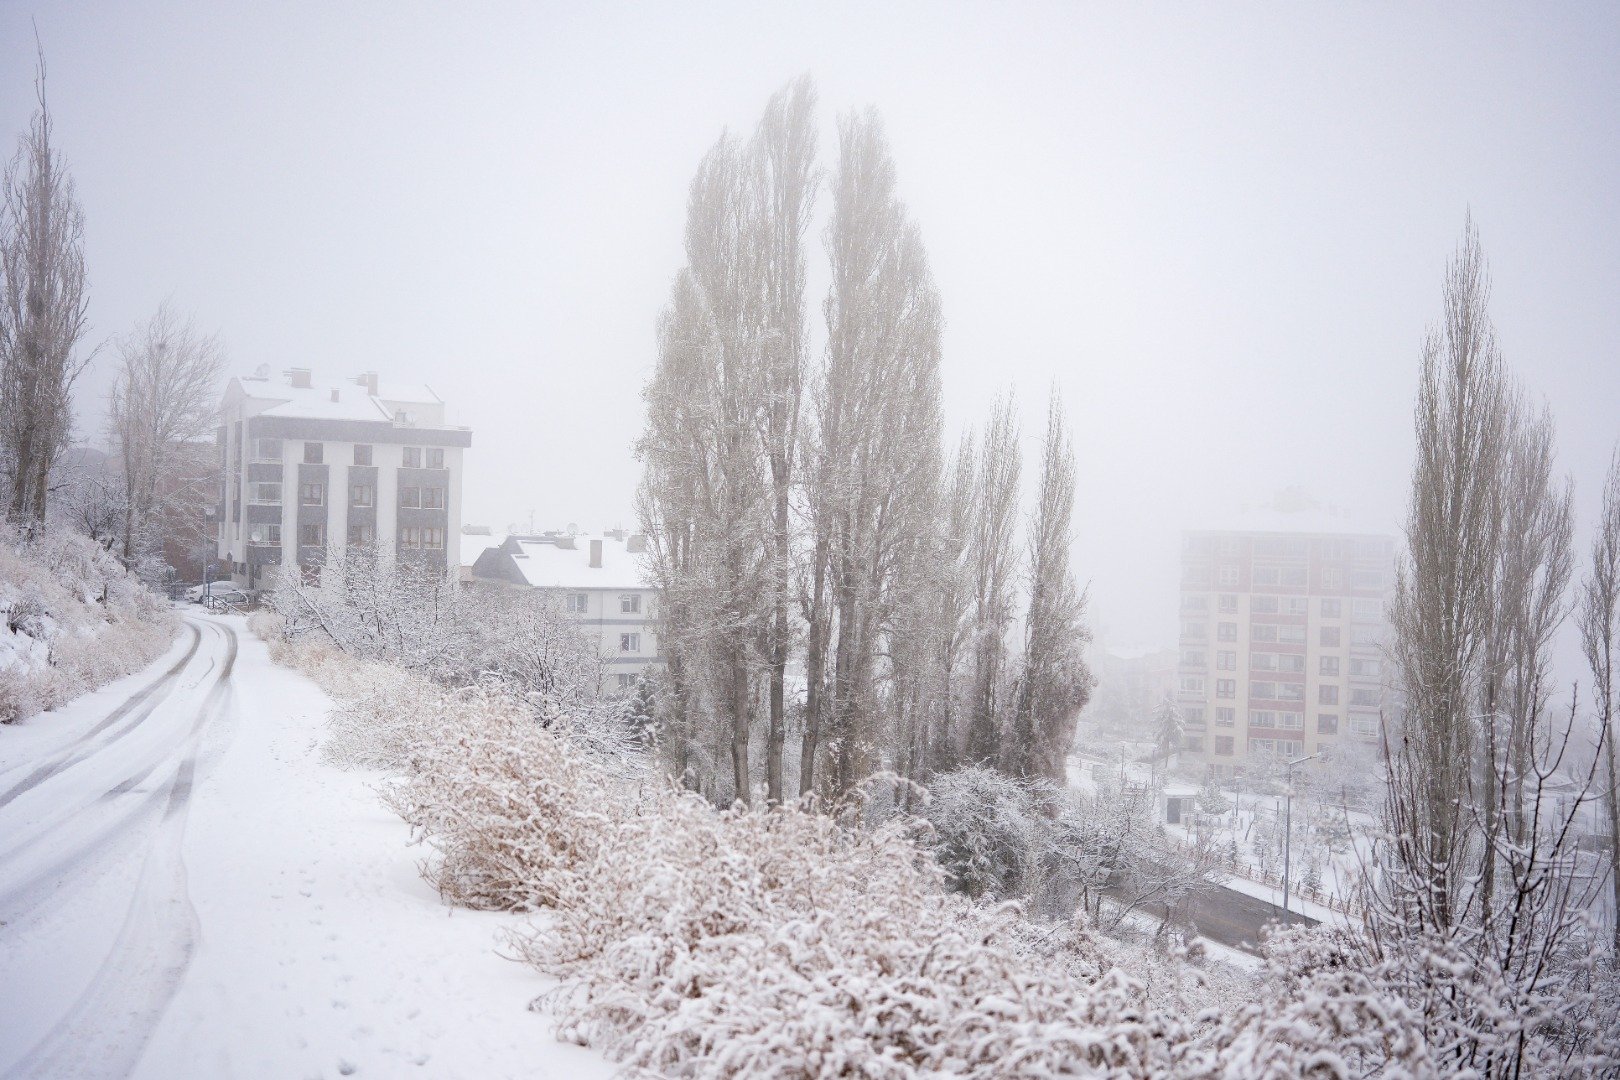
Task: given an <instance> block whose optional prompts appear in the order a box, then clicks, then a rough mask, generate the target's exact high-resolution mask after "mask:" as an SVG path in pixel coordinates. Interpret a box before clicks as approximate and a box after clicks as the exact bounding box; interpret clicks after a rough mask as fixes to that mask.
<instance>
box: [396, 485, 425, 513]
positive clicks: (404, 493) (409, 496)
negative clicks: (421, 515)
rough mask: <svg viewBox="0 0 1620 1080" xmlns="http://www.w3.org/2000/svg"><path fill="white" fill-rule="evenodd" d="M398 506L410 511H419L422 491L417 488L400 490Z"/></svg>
mask: <svg viewBox="0 0 1620 1080" xmlns="http://www.w3.org/2000/svg"><path fill="white" fill-rule="evenodd" d="M399 505H401V506H403V507H407V508H409V509H411V510H420V509H421V508H422V489H421V488H419V487H402V488H400V489H399Z"/></svg>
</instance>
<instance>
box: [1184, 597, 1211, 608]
mask: <svg viewBox="0 0 1620 1080" xmlns="http://www.w3.org/2000/svg"><path fill="white" fill-rule="evenodd" d="M1181 610H1182V611H1208V610H1209V597H1207V596H1205V595H1203V594H1202V593H1188V594H1186V595H1185V596H1183V597H1182V598H1181Z"/></svg>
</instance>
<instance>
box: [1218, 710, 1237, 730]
mask: <svg viewBox="0 0 1620 1080" xmlns="http://www.w3.org/2000/svg"><path fill="white" fill-rule="evenodd" d="M1236 723H1237V710H1236V709H1233V708H1229V707H1227V706H1225V705H1222V706H1220V707H1219V708H1217V709H1216V710H1215V726H1216V727H1231V726H1232V725H1234V724H1236Z"/></svg>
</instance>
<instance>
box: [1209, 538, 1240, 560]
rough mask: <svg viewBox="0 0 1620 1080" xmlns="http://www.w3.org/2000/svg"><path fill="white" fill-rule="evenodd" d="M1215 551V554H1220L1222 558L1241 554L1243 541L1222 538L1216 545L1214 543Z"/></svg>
mask: <svg viewBox="0 0 1620 1080" xmlns="http://www.w3.org/2000/svg"><path fill="white" fill-rule="evenodd" d="M1215 551H1216V554H1218V555H1220V556H1221V557H1222V558H1227V559H1231V558H1235V557H1236V556H1239V555H1241V554H1243V541H1241V540H1222V541H1221V542H1220V543H1219V544H1218V545H1216V548H1215Z"/></svg>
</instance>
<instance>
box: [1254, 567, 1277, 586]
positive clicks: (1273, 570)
mask: <svg viewBox="0 0 1620 1080" xmlns="http://www.w3.org/2000/svg"><path fill="white" fill-rule="evenodd" d="M1254 583H1255V584H1256V585H1281V584H1282V568H1281V567H1278V566H1257V567H1255V568H1254Z"/></svg>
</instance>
